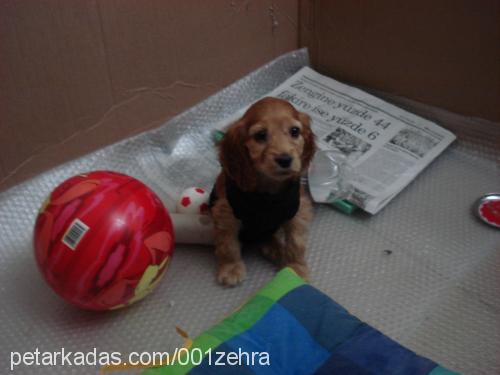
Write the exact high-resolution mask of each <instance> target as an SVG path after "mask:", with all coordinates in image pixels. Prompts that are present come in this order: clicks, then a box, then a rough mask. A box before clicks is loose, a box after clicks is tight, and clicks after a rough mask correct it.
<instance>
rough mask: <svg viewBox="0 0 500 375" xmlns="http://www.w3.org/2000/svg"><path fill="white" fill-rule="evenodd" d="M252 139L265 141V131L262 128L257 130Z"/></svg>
mask: <svg viewBox="0 0 500 375" xmlns="http://www.w3.org/2000/svg"><path fill="white" fill-rule="evenodd" d="M253 139H255V140H256V141H257V142H265V140H266V139H267V131H265V130H264V129H262V130H259V131H258V132H257V133H255V134H254V135H253Z"/></svg>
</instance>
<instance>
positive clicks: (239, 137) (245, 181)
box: [219, 118, 256, 191]
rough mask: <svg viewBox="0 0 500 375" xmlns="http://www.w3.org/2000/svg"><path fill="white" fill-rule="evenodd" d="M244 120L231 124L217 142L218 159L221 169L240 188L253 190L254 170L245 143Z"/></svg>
mask: <svg viewBox="0 0 500 375" xmlns="http://www.w3.org/2000/svg"><path fill="white" fill-rule="evenodd" d="M246 138H247V129H246V120H245V118H242V119H240V120H238V121H237V122H236V123H234V124H233V125H231V127H230V128H229V130H228V131H227V132H226V134H225V135H224V138H222V141H221V142H220V144H219V160H220V163H221V165H222V169H223V171H224V173H225V174H226V175H228V176H229V177H230V178H231V179H232V180H233V181H234V182H236V185H238V187H239V188H240V189H242V190H244V191H245V190H253V189H255V185H256V172H255V169H254V166H253V163H252V161H251V159H250V156H249V155H248V150H247V147H246V145H245V142H246Z"/></svg>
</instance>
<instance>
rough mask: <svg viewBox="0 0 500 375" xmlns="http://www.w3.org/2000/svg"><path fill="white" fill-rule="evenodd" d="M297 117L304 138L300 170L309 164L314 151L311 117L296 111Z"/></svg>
mask: <svg viewBox="0 0 500 375" xmlns="http://www.w3.org/2000/svg"><path fill="white" fill-rule="evenodd" d="M298 119H299V121H300V122H301V124H302V137H303V138H304V150H303V151H302V160H301V161H302V170H303V171H304V170H306V169H307V168H309V164H310V163H311V160H312V158H313V156H314V153H315V152H316V142H315V140H314V133H313V132H312V130H311V118H310V117H309V116H308V115H306V114H305V113H303V112H298Z"/></svg>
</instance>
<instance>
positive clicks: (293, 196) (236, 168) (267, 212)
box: [211, 97, 316, 286]
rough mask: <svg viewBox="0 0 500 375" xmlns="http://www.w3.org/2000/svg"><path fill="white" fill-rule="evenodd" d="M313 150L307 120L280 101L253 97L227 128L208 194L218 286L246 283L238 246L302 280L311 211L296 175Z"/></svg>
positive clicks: (304, 166) (313, 146) (304, 116)
mask: <svg viewBox="0 0 500 375" xmlns="http://www.w3.org/2000/svg"><path fill="white" fill-rule="evenodd" d="M315 150H316V146H315V143H314V136H313V133H312V131H311V128H310V118H309V116H307V115H306V114H304V113H301V112H298V111H297V110H295V108H294V107H293V106H292V105H291V104H289V103H288V102H286V101H284V100H280V99H276V98H270V97H267V98H264V99H261V100H259V101H258V102H256V103H255V104H254V105H252V106H251V107H250V108H249V109H248V110H247V111H246V112H245V114H244V115H243V117H242V118H241V119H240V120H238V121H237V122H235V123H234V124H233V125H232V126H231V127H230V128H229V130H228V131H227V133H226V135H225V137H224V139H223V140H222V142H221V144H220V149H219V159H220V162H221V165H222V171H221V173H220V174H219V176H218V178H217V181H216V184H215V187H214V190H213V191H212V195H211V213H212V216H213V218H214V222H215V255H216V258H217V262H218V270H217V280H218V281H219V282H220V283H221V284H223V285H228V286H233V285H236V284H238V283H240V282H241V281H242V280H243V279H244V278H245V275H246V269H245V264H244V263H243V261H242V259H241V242H244V243H245V242H254V243H258V244H259V245H260V248H261V249H262V252H263V254H264V255H265V256H267V257H268V258H270V259H271V260H272V261H273V262H274V263H275V264H276V265H277V266H278V267H283V266H290V267H292V268H293V269H294V270H295V271H296V272H297V273H298V274H299V275H301V276H304V277H307V272H308V270H307V265H306V261H305V258H304V253H305V246H306V241H307V237H306V236H307V228H308V224H309V222H310V220H311V218H312V206H311V202H310V200H309V198H308V197H307V196H306V194H305V193H304V190H303V187H302V186H301V185H300V176H301V174H302V172H303V171H305V170H306V169H307V167H308V166H309V163H310V161H311V159H312V157H313V155H314V152H315Z"/></svg>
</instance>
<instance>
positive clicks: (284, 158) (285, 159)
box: [274, 154, 293, 169]
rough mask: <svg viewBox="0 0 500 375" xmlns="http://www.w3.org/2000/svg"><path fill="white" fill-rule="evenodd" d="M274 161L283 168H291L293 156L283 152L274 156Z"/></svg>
mask: <svg viewBox="0 0 500 375" xmlns="http://www.w3.org/2000/svg"><path fill="white" fill-rule="evenodd" d="M274 161H275V162H276V164H278V165H279V166H280V167H281V168H283V169H288V168H290V165H292V161H293V158H292V157H291V156H290V155H288V154H281V155H278V156H276V157H275V158H274Z"/></svg>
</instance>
